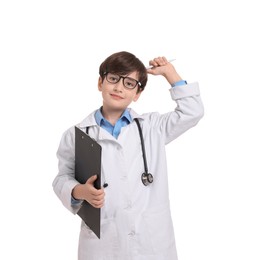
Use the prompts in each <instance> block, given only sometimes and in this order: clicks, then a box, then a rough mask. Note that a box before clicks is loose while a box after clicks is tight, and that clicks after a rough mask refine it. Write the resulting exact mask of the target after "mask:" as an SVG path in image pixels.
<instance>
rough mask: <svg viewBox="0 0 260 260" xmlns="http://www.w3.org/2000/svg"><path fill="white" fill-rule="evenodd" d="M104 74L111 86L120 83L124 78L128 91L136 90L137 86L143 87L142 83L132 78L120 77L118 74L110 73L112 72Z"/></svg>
mask: <svg viewBox="0 0 260 260" xmlns="http://www.w3.org/2000/svg"><path fill="white" fill-rule="evenodd" d="M104 74H105V77H106V80H107V81H108V82H109V83H111V84H116V83H118V82H119V81H120V79H121V78H122V79H123V85H124V87H125V88H127V89H134V88H135V87H136V86H137V85H138V86H139V87H141V86H142V84H141V82H139V81H137V80H135V79H133V78H130V77H123V76H120V75H118V74H115V73H110V72H105V73H104Z"/></svg>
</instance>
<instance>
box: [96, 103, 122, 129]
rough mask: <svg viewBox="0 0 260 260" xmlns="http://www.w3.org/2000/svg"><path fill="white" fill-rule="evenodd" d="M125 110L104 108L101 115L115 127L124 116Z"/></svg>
mask: <svg viewBox="0 0 260 260" xmlns="http://www.w3.org/2000/svg"><path fill="white" fill-rule="evenodd" d="M124 111H125V110H123V111H122V110H115V109H112V110H109V109H106V108H104V107H102V108H101V113H102V115H103V117H104V118H105V119H106V120H107V121H108V122H109V123H110V124H111V125H115V124H116V122H117V120H118V119H119V118H120V117H121V116H122V114H123V113H124Z"/></svg>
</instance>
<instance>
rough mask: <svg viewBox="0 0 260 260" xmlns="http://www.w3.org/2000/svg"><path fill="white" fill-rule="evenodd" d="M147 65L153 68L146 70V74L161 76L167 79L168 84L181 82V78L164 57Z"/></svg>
mask: <svg viewBox="0 0 260 260" xmlns="http://www.w3.org/2000/svg"><path fill="white" fill-rule="evenodd" d="M149 65H150V66H153V67H152V68H149V69H147V73H148V74H152V75H162V76H164V77H165V78H166V79H167V81H168V82H169V83H170V84H173V83H175V82H177V81H179V80H182V78H181V77H180V76H179V74H178V73H177V72H176V70H175V68H174V66H173V65H172V64H171V63H170V62H168V60H167V59H166V58H165V57H164V56H162V57H157V58H154V59H153V60H150V61H149Z"/></svg>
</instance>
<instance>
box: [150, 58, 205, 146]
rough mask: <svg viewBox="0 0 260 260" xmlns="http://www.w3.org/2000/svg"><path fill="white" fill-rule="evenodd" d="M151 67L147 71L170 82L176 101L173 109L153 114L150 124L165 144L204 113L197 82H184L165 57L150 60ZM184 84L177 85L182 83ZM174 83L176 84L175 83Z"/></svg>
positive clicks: (192, 124) (172, 94)
mask: <svg viewBox="0 0 260 260" xmlns="http://www.w3.org/2000/svg"><path fill="white" fill-rule="evenodd" d="M149 63H150V65H152V66H153V67H152V68H151V69H148V70H147V72H148V73H149V74H152V75H162V76H164V77H165V78H166V80H167V81H168V82H169V83H170V84H171V86H172V87H171V89H170V93H171V97H172V99H173V100H174V101H175V102H176V103H177V107H176V108H175V110H174V111H172V112H168V113H166V114H163V115H159V114H154V116H153V117H152V118H151V122H150V124H151V125H154V126H156V128H157V129H158V130H159V132H160V135H161V136H162V137H163V136H164V140H165V141H164V142H165V143H166V144H167V143H169V142H170V141H172V140H174V139H175V138H177V137H178V136H179V135H181V134H182V133H184V132H185V131H187V130H188V129H190V128H191V127H193V126H195V125H196V124H197V123H198V121H199V120H200V119H201V118H202V116H203V114H204V109H203V104H202V101H201V98H200V91H199V85H198V83H191V84H185V83H186V82H185V81H183V80H182V78H181V77H180V75H179V74H178V73H177V72H176V70H175V68H174V66H173V65H172V64H171V63H169V62H168V61H167V59H166V58H165V57H158V58H155V59H153V60H151V61H150V62H149ZM183 82H185V83H184V85H179V84H178V83H182V84H183ZM175 84H176V85H175Z"/></svg>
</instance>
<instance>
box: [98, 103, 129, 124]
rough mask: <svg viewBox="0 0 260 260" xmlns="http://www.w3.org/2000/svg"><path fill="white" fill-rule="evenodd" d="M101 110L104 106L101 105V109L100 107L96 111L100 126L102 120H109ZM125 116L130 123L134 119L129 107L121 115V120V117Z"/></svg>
mask: <svg viewBox="0 0 260 260" xmlns="http://www.w3.org/2000/svg"><path fill="white" fill-rule="evenodd" d="M101 111H102V107H101V108H100V109H98V110H97V111H96V113H95V119H96V122H97V124H98V125H99V126H100V125H101V123H102V121H107V120H106V119H105V118H104V117H103V115H102V113H101ZM123 118H125V119H127V121H128V122H129V123H131V122H132V121H133V119H132V117H131V115H130V113H129V110H128V109H126V110H125V111H124V113H123V114H122V115H121V117H120V119H119V120H121V119H123Z"/></svg>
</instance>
